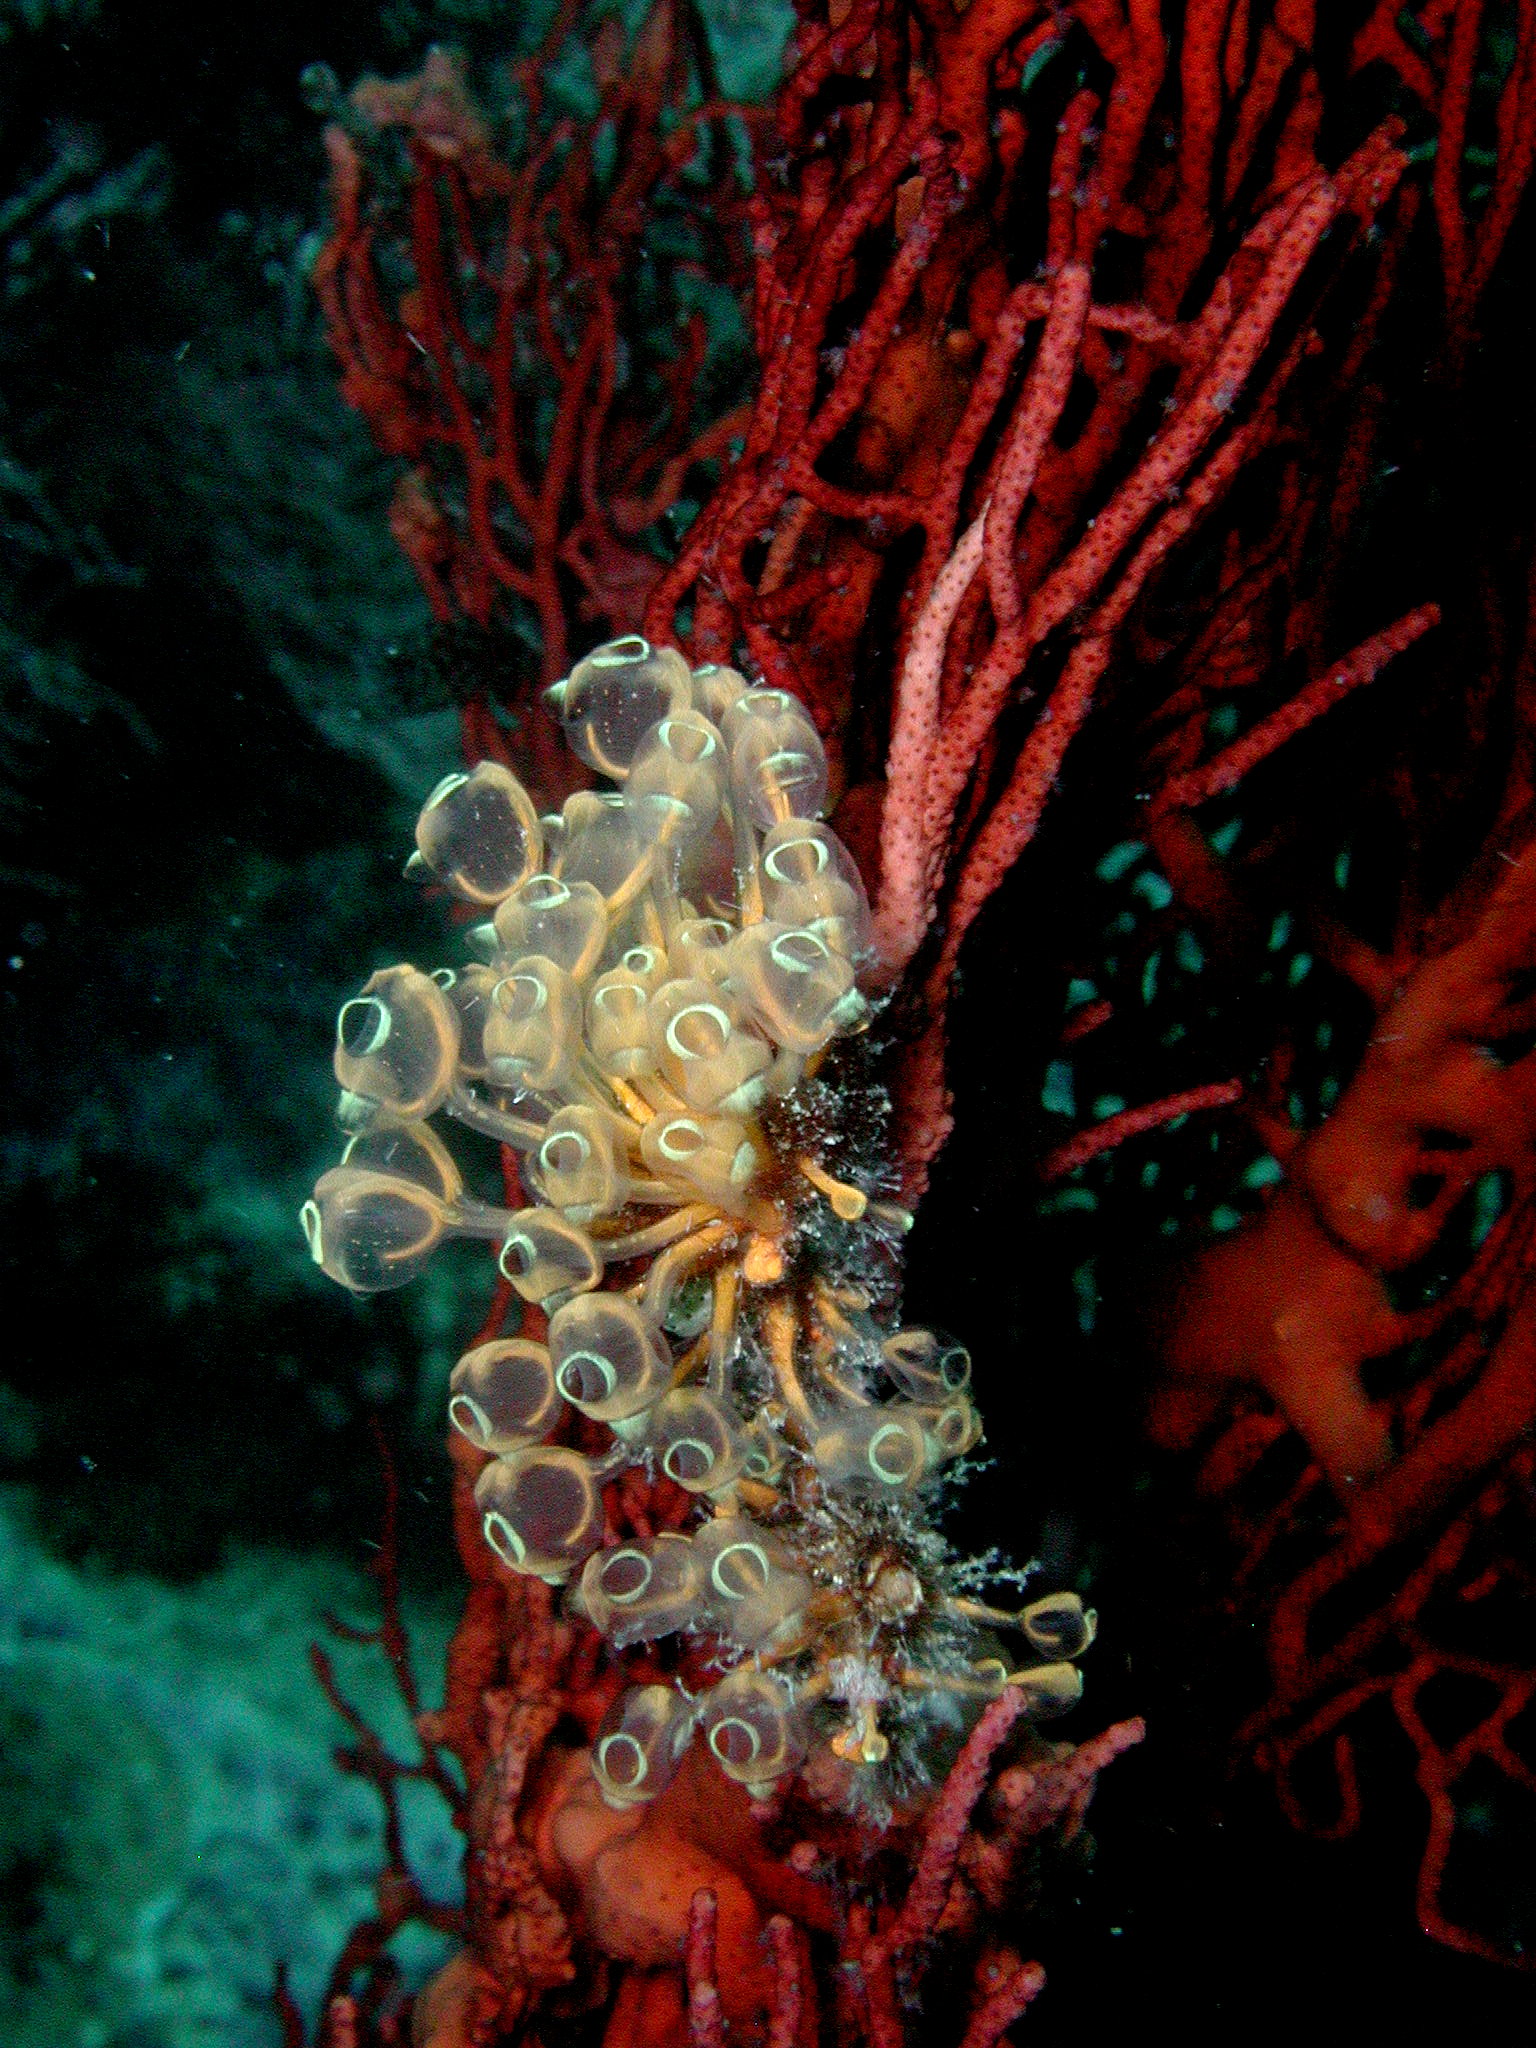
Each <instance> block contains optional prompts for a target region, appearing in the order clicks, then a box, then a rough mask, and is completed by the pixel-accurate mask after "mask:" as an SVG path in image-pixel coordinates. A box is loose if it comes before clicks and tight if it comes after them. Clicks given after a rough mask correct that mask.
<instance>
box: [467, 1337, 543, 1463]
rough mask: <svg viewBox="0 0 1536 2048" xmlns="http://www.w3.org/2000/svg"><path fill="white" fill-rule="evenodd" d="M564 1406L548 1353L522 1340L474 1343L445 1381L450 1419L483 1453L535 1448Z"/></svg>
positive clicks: (540, 1345) (506, 1338) (539, 1346)
mask: <svg viewBox="0 0 1536 2048" xmlns="http://www.w3.org/2000/svg"><path fill="white" fill-rule="evenodd" d="M562 1405H563V1404H562V1402H561V1400H560V1395H559V1393H558V1391H557V1389H556V1387H555V1374H554V1368H553V1366H552V1365H551V1364H550V1359H549V1353H548V1351H547V1350H546V1349H545V1347H544V1346H543V1345H542V1344H534V1343H531V1342H530V1341H529V1340H528V1339H527V1338H525V1337H498V1338H496V1339H495V1340H494V1341H493V1342H491V1343H489V1344H477V1345H476V1346H475V1348H474V1350H473V1351H466V1352H465V1354H464V1356H463V1357H462V1358H461V1359H460V1360H459V1362H458V1364H457V1365H456V1366H455V1367H454V1368H453V1372H452V1374H451V1375H450V1377H449V1381H448V1420H449V1421H450V1422H451V1423H452V1424H453V1426H454V1428H455V1429H457V1430H458V1431H459V1432H460V1433H461V1434H462V1435H464V1436H467V1437H468V1438H469V1440H470V1442H471V1443H472V1444H474V1445H475V1446H476V1448H477V1449H478V1450H482V1451H497V1452H505V1451H516V1450H521V1449H522V1448H523V1446H524V1445H525V1444H531V1443H537V1442H538V1440H539V1438H540V1437H543V1436H547V1435H548V1434H549V1432H550V1430H551V1429H553V1428H554V1426H555V1423H556V1422H557V1421H558V1420H559V1418H560V1413H561V1408H562Z"/></svg>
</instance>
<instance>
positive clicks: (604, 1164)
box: [530, 1103, 629, 1223]
mask: <svg viewBox="0 0 1536 2048" xmlns="http://www.w3.org/2000/svg"><path fill="white" fill-rule="evenodd" d="M624 1166H625V1162H624V1153H623V1145H622V1139H621V1135H620V1131H619V1126H618V1123H617V1120H616V1119H615V1118H614V1117H611V1116H609V1115H608V1114H606V1112H604V1111H603V1110H600V1109H594V1108H589V1107H588V1106H586V1105H585V1104H581V1103H578V1104H577V1105H576V1106H575V1107H573V1108H571V1109H562V1110H560V1111H559V1112H558V1113H557V1114H556V1115H554V1116H552V1117H551V1118H550V1120H549V1126H548V1129H547V1130H546V1132H545V1135H544V1137H543V1139H542V1140H541V1141H540V1143H539V1145H538V1147H537V1149H536V1150H535V1152H534V1154H533V1159H532V1163H531V1169H530V1170H531V1171H532V1172H533V1173H535V1174H536V1175H537V1177H538V1182H539V1186H540V1189H541V1190H542V1192H543V1195H544V1199H545V1200H546V1201H547V1202H548V1203H549V1205H550V1207H551V1208H554V1209H559V1210H560V1211H561V1213H562V1214H563V1215H565V1216H566V1217H567V1218H568V1219H569V1220H570V1221H571V1222H572V1223H590V1222H591V1221H592V1219H593V1218H594V1217H595V1216H608V1215H611V1214H612V1212H613V1211H614V1210H615V1209H618V1208H622V1206H623V1204H624V1201H625V1198H626V1196H627V1194H628V1190H629V1180H628V1176H627V1174H626V1173H625V1170H624Z"/></svg>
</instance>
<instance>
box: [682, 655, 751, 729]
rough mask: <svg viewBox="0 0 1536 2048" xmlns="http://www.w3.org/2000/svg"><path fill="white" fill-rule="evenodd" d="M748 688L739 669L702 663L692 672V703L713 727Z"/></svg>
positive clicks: (723, 717) (720, 721)
mask: <svg viewBox="0 0 1536 2048" xmlns="http://www.w3.org/2000/svg"><path fill="white" fill-rule="evenodd" d="M748 687H749V685H748V683H747V679H746V677H745V676H744V675H743V674H742V673H741V671H740V670H739V669H734V668H725V667H722V665H721V664H720V663H719V662H717V661H706V662H703V663H701V664H700V666H699V667H698V668H696V669H695V670H694V672H693V701H694V703H695V704H696V705H697V706H698V708H699V709H700V711H702V712H703V714H704V716H705V717H706V718H707V719H710V720H711V721H712V722H713V723H714V724H715V725H721V724H722V723H723V722H724V719H725V715H726V713H727V712H728V711H729V710H730V708H731V706H732V705H733V704H734V703H735V702H736V699H737V698H738V697H740V696H741V695H743V693H744V692H745V691H746V690H747V688H748Z"/></svg>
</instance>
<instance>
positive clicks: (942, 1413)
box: [914, 1394, 981, 1471]
mask: <svg viewBox="0 0 1536 2048" xmlns="http://www.w3.org/2000/svg"><path fill="white" fill-rule="evenodd" d="M914 1413H915V1415H916V1417H917V1420H918V1423H919V1425H920V1426H921V1428H922V1432H923V1443H924V1445H925V1447H926V1449H927V1454H928V1469H929V1470H930V1471H935V1470H937V1468H938V1467H939V1466H940V1465H944V1464H947V1463H948V1462H949V1460H950V1459H951V1458H963V1457H964V1456H965V1453H966V1452H967V1451H971V1450H974V1449H975V1448H976V1446H977V1444H979V1443H980V1442H981V1417H980V1416H979V1415H978V1414H977V1412H976V1406H975V1403H974V1402H972V1401H970V1400H969V1399H967V1397H966V1396H965V1395H964V1394H957V1395H956V1396H955V1397H954V1399H953V1400H950V1401H946V1402H945V1403H944V1404H943V1406H942V1407H938V1408H929V1407H919V1408H917V1409H915V1410H914Z"/></svg>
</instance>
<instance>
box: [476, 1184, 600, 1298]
mask: <svg viewBox="0 0 1536 2048" xmlns="http://www.w3.org/2000/svg"><path fill="white" fill-rule="evenodd" d="M497 1264H498V1266H499V1267H500V1268H501V1273H502V1277H503V1278H504V1279H506V1280H510V1281H511V1283H512V1285H513V1286H514V1287H515V1288H516V1289H517V1291H518V1293H519V1294H520V1295H521V1296H522V1297H523V1299H524V1301H532V1302H537V1303H538V1304H539V1306H540V1307H541V1308H551V1307H554V1306H557V1305H558V1304H559V1303H560V1302H562V1301H564V1300H565V1299H566V1298H567V1297H568V1296H570V1295H573V1294H582V1293H585V1292H586V1291H587V1289H589V1288H592V1287H595V1286H596V1285H597V1283H598V1282H599V1280H601V1279H602V1277H603V1262H602V1260H601V1259H600V1258H599V1257H598V1254H597V1248H596V1246H595V1245H594V1244H593V1242H592V1240H591V1238H590V1237H588V1236H587V1234H586V1232H585V1231H584V1230H581V1229H578V1227H577V1226H576V1225H575V1224H574V1223H571V1222H569V1221H567V1219H566V1218H565V1217H564V1216H562V1215H561V1214H560V1213H559V1211H558V1210H555V1209H519V1210H518V1211H517V1213H516V1215H515V1216H512V1217H510V1218H509V1219H508V1224H507V1232H506V1237H505V1240H504V1242H503V1244H502V1247H501V1256H500V1257H499V1259H498V1260H497Z"/></svg>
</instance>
